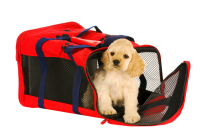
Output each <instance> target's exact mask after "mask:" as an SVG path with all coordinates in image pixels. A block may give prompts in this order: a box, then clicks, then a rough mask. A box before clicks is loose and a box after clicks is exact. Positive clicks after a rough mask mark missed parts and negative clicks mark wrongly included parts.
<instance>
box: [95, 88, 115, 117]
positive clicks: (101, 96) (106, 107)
mask: <svg viewBox="0 0 200 138" xmlns="http://www.w3.org/2000/svg"><path fill="white" fill-rule="evenodd" d="M98 104H99V111H100V113H101V114H103V115H113V114H116V113H117V112H116V110H115V109H114V108H113V107H112V99H111V98H110V96H109V93H108V91H107V90H106V91H105V89H104V91H99V92H98Z"/></svg>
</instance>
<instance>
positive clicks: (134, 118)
mask: <svg viewBox="0 0 200 138" xmlns="http://www.w3.org/2000/svg"><path fill="white" fill-rule="evenodd" d="M124 121H125V123H129V124H132V123H136V122H138V121H140V115H139V114H138V113H135V114H125V115H124Z"/></svg>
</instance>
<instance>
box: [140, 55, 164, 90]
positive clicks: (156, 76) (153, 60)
mask: <svg viewBox="0 0 200 138" xmlns="http://www.w3.org/2000/svg"><path fill="white" fill-rule="evenodd" d="M139 55H140V56H141V58H142V59H143V60H144V61H145V70H144V71H143V75H144V76H145V78H146V80H147V86H146V90H148V91H152V92H153V91H154V90H155V89H156V88H157V87H158V86H159V85H160V83H161V75H160V74H161V73H160V68H159V60H158V59H159V58H158V54H157V53H155V52H140V53H139ZM136 79H137V81H138V84H139V85H140V80H139V78H136Z"/></svg>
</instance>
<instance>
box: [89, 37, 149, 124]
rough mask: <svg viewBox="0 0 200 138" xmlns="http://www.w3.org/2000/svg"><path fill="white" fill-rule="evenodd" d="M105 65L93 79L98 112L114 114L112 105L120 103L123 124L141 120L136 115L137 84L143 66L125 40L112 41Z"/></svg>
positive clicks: (137, 55) (105, 54)
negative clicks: (121, 104) (123, 108)
mask: <svg viewBox="0 0 200 138" xmlns="http://www.w3.org/2000/svg"><path fill="white" fill-rule="evenodd" d="M101 61H102V62H103V63H104V64H103V65H102V66H101V67H100V68H98V69H97V70H96V72H95V74H94V76H93V77H92V79H93V83H94V85H95V87H96V90H97V94H98V108H99V111H100V113H101V114H103V115H113V114H116V113H117V112H116V110H115V109H114V108H113V106H112V105H113V104H114V105H117V104H118V103H123V105H124V107H125V114H124V116H123V118H124V121H125V122H126V123H136V122H138V121H139V120H140V115H139V114H138V112H137V110H138V108H137V105H138V100H137V97H138V83H137V81H136V79H135V77H139V76H140V75H141V74H142V73H143V70H144V67H145V63H144V61H143V59H142V58H141V57H140V56H139V54H138V53H137V51H136V50H135V49H134V48H133V45H132V43H131V42H130V41H128V40H126V39H118V40H115V41H114V42H113V43H112V44H111V45H110V46H109V47H108V49H107V50H106V51H105V52H104V53H103V57H102V59H101Z"/></svg>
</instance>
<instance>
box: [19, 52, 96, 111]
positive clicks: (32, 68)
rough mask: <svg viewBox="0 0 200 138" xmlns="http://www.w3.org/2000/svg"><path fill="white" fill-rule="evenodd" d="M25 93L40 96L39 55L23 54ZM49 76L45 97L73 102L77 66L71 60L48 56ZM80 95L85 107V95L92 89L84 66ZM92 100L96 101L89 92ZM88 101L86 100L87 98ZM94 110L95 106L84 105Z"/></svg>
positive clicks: (81, 103) (80, 103)
mask: <svg viewBox="0 0 200 138" xmlns="http://www.w3.org/2000/svg"><path fill="white" fill-rule="evenodd" d="M22 61H24V62H23V75H24V84H25V94H29V95H32V96H36V97H38V95H39V87H40V79H41V73H40V66H39V60H38V57H32V56H24V55H22ZM46 61H47V76H46V84H45V97H44V98H45V99H48V100H52V101H57V102H62V103H67V104H72V102H73V101H72V89H73V82H74V77H75V73H76V66H75V64H74V63H73V62H72V61H71V60H67V59H62V58H55V57H47V58H46ZM79 68H80V69H81V71H82V80H81V87H80V93H79V94H80V95H79V106H80V107H83V100H82V99H83V95H84V93H86V91H87V89H90V85H88V84H89V83H88V80H87V78H86V75H85V72H84V69H83V67H80V66H79ZM88 97H90V101H94V97H93V93H90V94H88ZM85 102H86V100H85ZM84 108H88V109H92V110H94V107H93V106H90V107H88V106H87V107H84Z"/></svg>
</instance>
